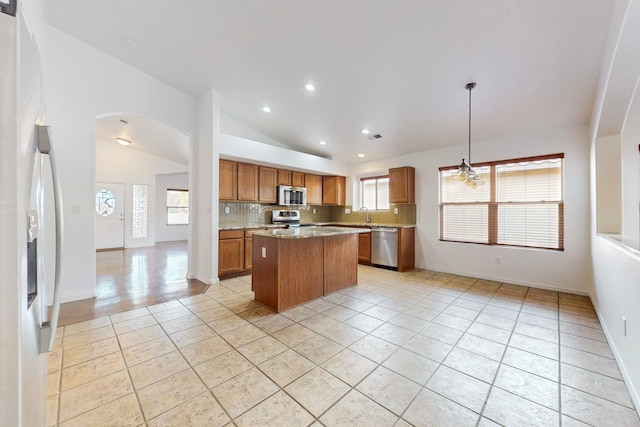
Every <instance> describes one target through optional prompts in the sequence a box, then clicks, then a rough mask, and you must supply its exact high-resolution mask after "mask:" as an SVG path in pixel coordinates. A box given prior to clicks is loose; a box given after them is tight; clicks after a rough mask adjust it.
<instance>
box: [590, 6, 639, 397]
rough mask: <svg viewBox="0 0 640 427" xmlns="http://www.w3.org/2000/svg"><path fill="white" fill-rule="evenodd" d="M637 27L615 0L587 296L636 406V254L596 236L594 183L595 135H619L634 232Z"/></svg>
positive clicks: (599, 119)
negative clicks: (633, 103)
mask: <svg viewBox="0 0 640 427" xmlns="http://www.w3.org/2000/svg"><path fill="white" fill-rule="evenodd" d="M639 27H640V0H616V5H615V8H614V14H613V18H612V25H611V27H610V30H609V40H608V43H607V49H606V52H605V54H604V59H603V62H602V67H601V75H600V81H599V82H598V92H597V94H596V98H595V102H594V105H593V114H592V120H591V135H590V140H591V176H590V180H591V186H590V192H591V200H592V202H591V210H590V212H591V218H592V223H591V233H590V234H591V256H592V263H593V274H594V286H593V288H592V289H591V296H592V301H593V303H594V305H595V307H596V310H597V312H598V317H599V319H600V323H601V325H602V327H603V329H604V331H605V334H606V336H607V340H608V341H609V345H610V346H611V348H612V350H613V353H614V355H615V357H616V361H617V362H618V365H619V366H620V370H621V371H622V375H623V377H624V379H625V382H626V384H627V387H628V388H629V392H630V394H631V398H632V399H633V402H634V404H635V406H636V408H640V363H638V361H639V360H640V311H638V302H639V301H640V287H639V286H638V284H640V253H639V252H637V251H634V250H633V249H630V248H629V247H627V246H625V245H623V244H621V243H620V242H617V241H613V240H610V239H607V238H606V237H603V236H599V235H598V229H597V226H596V217H597V215H598V214H599V213H600V212H599V211H598V205H597V204H596V200H597V198H598V196H599V195H600V194H598V191H610V190H609V189H606V188H605V189H600V188H598V185H597V174H596V151H597V148H596V139H600V138H601V137H602V136H613V137H615V136H616V135H617V136H618V137H619V135H620V134H622V156H623V159H622V164H623V172H622V177H621V180H622V184H621V185H622V192H623V195H622V200H623V202H622V203H623V214H622V215H623V233H627V232H628V233H636V231H635V230H634V228H635V226H633V227H632V226H630V225H629V223H628V221H629V220H630V219H631V218H630V217H629V216H630V215H633V212H632V211H633V208H634V207H633V206H632V205H633V204H634V203H635V208H636V209H637V207H638V205H637V199H635V198H636V197H638V170H637V166H634V165H632V163H633V162H634V158H635V162H636V165H637V157H636V156H637V155H638V152H637V151H636V150H637V145H638V139H637V138H638V135H640V133H639V132H638V128H637V126H638V123H637V119H636V118H629V117H627V112H628V111H629V105H630V104H631V100H633V97H634V96H636V94H635V93H634V92H636V91H637V83H638V78H639V76H640V56H638V54H637V52H638V37H637V35H638V28H639ZM616 126H617V127H616ZM623 129H624V134H623ZM596 137H599V138H596ZM633 145H635V147H636V148H635V149H634V148H633ZM618 151H620V150H619V149H618ZM632 151H633V152H635V153H632ZM613 191H620V189H619V188H618V189H614V190H613ZM634 199H635V200H636V201H635V202H634ZM623 316H625V317H626V318H627V334H626V335H625V334H624V330H623V327H622V317H623Z"/></svg>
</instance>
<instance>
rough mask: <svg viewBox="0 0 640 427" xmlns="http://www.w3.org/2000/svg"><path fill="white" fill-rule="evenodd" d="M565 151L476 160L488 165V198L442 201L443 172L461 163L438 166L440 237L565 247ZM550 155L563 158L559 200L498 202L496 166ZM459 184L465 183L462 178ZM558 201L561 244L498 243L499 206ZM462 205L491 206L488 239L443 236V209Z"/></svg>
mask: <svg viewBox="0 0 640 427" xmlns="http://www.w3.org/2000/svg"><path fill="white" fill-rule="evenodd" d="M564 158H565V157H564V153H556V154H546V155H541V156H531V157H520V158H515V159H505V160H497V161H491V162H483V163H474V165H473V168H474V169H477V168H481V167H486V166H488V167H489V169H490V171H489V180H488V182H487V183H486V185H489V188H490V189H489V201H487V202H442V172H445V171H450V170H455V169H457V168H458V166H443V167H440V168H438V220H439V224H438V229H439V240H440V241H441V242H453V243H468V244H475V245H485V246H505V247H516V248H526V249H541V250H552V251H560V252H562V251H564V231H565V228H564V204H565V198H564V196H565V194H564V186H565V185H564V184H565V182H564V181H565V179H564V167H565V165H564ZM551 159H560V160H561V162H562V169H561V177H560V180H561V182H560V188H561V197H560V200H559V201H557V200H555V201H522V202H498V201H497V172H496V166H498V165H505V164H509V163H520V162H534V161H539V160H551ZM460 185H464V184H463V183H462V182H461V183H460ZM549 204H553V205H558V236H557V237H558V247H557V248H555V247H545V246H530V245H516V244H507V243H499V242H498V236H499V231H498V227H499V221H498V211H499V209H498V208H499V206H501V205H506V206H513V205H549ZM451 205H453V206H460V205H483V206H484V205H486V206H487V210H488V214H487V216H488V219H487V222H488V224H487V226H488V236H487V242H478V241H467V240H458V239H445V238H444V237H443V236H444V227H445V221H444V209H445V206H451Z"/></svg>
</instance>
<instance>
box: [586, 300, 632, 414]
mask: <svg viewBox="0 0 640 427" xmlns="http://www.w3.org/2000/svg"><path fill="white" fill-rule="evenodd" d="M589 299H590V300H591V304H593V308H594V309H595V311H596V315H597V316H598V320H599V321H600V325H601V326H602V331H603V332H604V336H605V337H606V338H607V342H608V344H609V347H610V348H611V352H612V353H613V357H614V358H615V359H616V362H617V363H618V367H619V368H620V374H622V378H623V379H624V383H625V385H626V386H627V390H628V391H629V395H630V396H631V400H632V401H633V405H634V406H635V407H636V412H637V413H638V416H639V417H640V395H639V394H638V390H637V389H636V387H635V384H633V382H632V381H631V377H629V373H628V372H627V367H626V366H625V364H624V362H623V361H622V356H621V355H620V352H619V351H618V348H617V347H616V344H615V342H614V341H613V339H612V338H611V334H610V333H609V328H608V327H607V323H606V322H605V321H604V317H603V316H602V315H601V314H600V310H599V309H598V304H597V303H596V300H595V299H594V298H593V296H592V295H591V293H589Z"/></svg>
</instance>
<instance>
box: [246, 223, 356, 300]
mask: <svg viewBox="0 0 640 427" xmlns="http://www.w3.org/2000/svg"><path fill="white" fill-rule="evenodd" d="M252 249H253V251H252V255H253V257H252V258H253V259H252V276H251V287H252V289H253V292H254V293H255V300H256V301H258V302H260V303H262V304H264V305H266V306H267V307H270V308H272V309H274V310H275V311H277V312H280V311H282V310H286V309H288V308H291V307H294V306H296V305H300V304H304V303H305V302H307V301H311V300H313V299H315V298H318V297H321V296H323V295H327V294H329V293H331V292H335V291H338V290H340V289H343V288H346V287H348V286H352V285H355V284H357V282H358V235H357V234H349V235H339V236H327V237H311V238H303V239H278V238H272V237H265V236H257V235H254V236H253V248H252Z"/></svg>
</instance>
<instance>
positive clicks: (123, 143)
mask: <svg viewBox="0 0 640 427" xmlns="http://www.w3.org/2000/svg"><path fill="white" fill-rule="evenodd" d="M116 141H118V144H120V145H124V146H127V145H131V141H129V140H128V139H124V138H116Z"/></svg>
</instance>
